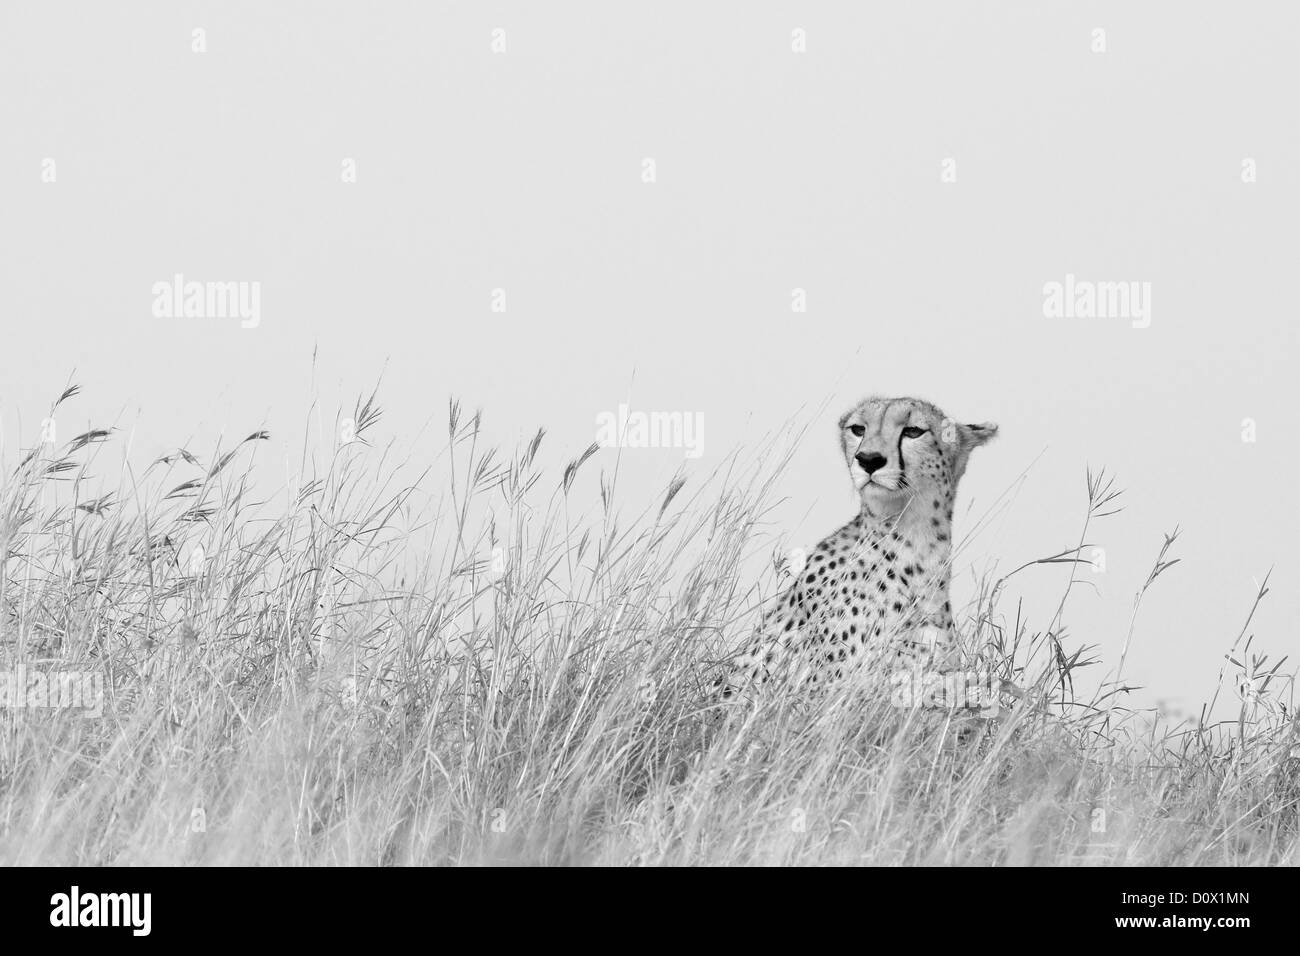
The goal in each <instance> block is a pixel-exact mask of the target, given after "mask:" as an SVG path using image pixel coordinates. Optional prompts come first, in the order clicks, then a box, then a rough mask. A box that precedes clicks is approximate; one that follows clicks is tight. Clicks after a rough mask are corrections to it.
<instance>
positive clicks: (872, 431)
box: [840, 397, 998, 517]
mask: <svg viewBox="0 0 1300 956" xmlns="http://www.w3.org/2000/svg"><path fill="white" fill-rule="evenodd" d="M997 432H998V426H997V425H994V424H992V423H991V422H985V423H984V424H982V425H965V424H961V423H959V422H957V421H954V420H953V419H951V418H949V417H948V416H947V415H945V414H944V413H943V412H942V411H940V410H939V409H938V408H936V407H935V406H933V405H931V404H930V403H929V402H926V401H922V400H921V399H919V398H879V397H872V398H867V399H864V400H863V401H861V402H859V403H858V404H857V405H855V406H854V407H853V408H851V409H850V410H849V411H848V412H846V413H845V414H844V416H843V417H841V418H840V446H841V449H842V450H843V452H844V461H845V463H846V464H847V465H848V468H849V475H850V477H851V478H852V479H853V487H854V488H855V489H857V492H858V494H859V496H860V497H861V498H862V505H863V508H864V509H865V510H866V511H867V512H868V513H869V514H871V515H874V516H877V517H884V516H892V515H898V514H901V513H902V512H903V510H904V509H905V508H907V507H908V504H909V502H911V501H912V500H913V499H914V498H916V499H920V500H921V501H923V502H924V503H925V504H926V505H927V506H928V505H929V503H930V502H931V501H938V502H941V510H942V511H943V512H944V513H945V514H948V513H951V506H952V499H953V496H954V494H955V493H956V490H957V482H958V480H959V479H960V478H961V476H962V473H963V472H965V470H966V461H967V459H968V458H969V457H970V453H971V450H972V449H974V448H976V447H978V446H979V445H982V444H984V443H985V442H986V441H988V440H989V439H990V438H992V437H993V436H994V435H996V434H997Z"/></svg>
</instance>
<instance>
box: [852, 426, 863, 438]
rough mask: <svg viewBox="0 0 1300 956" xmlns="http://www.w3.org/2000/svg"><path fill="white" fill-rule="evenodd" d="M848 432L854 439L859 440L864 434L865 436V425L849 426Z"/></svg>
mask: <svg viewBox="0 0 1300 956" xmlns="http://www.w3.org/2000/svg"><path fill="white" fill-rule="evenodd" d="M849 431H851V432H853V434H854V435H855V436H856V437H858V438H861V437H862V436H863V435H864V434H866V431H867V426H866V425H850V426H849Z"/></svg>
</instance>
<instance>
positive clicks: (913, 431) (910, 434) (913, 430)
mask: <svg viewBox="0 0 1300 956" xmlns="http://www.w3.org/2000/svg"><path fill="white" fill-rule="evenodd" d="M929 430H930V429H928V428H917V427H916V426H915V425H908V426H907V427H906V428H904V429H903V437H904V438H920V437H921V436H922V435H924V434H925V433H926V432H928V431H929Z"/></svg>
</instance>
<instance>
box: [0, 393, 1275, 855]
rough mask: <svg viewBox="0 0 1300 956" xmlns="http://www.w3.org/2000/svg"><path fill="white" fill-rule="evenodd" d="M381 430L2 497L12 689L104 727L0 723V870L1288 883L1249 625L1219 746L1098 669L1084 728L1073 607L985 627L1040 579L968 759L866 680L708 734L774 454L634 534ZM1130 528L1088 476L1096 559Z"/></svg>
mask: <svg viewBox="0 0 1300 956" xmlns="http://www.w3.org/2000/svg"><path fill="white" fill-rule="evenodd" d="M75 396H76V389H75V388H70V389H69V390H68V391H67V392H65V393H64V395H63V396H62V397H61V398H60V400H59V402H58V403H56V409H57V407H58V405H59V404H60V403H63V402H67V401H71V400H73V399H74V398H75ZM380 421H381V412H380V410H379V408H378V406H377V404H376V403H375V399H374V396H373V395H372V396H371V397H370V398H369V399H368V400H366V401H364V402H359V403H358V405H357V407H356V408H355V409H354V410H353V412H352V415H351V416H350V422H349V426H350V427H349V429H348V431H349V435H348V437H350V438H353V439H354V440H352V441H350V442H347V443H345V444H341V445H340V446H339V447H338V448H335V449H318V450H317V452H316V453H317V454H324V455H325V457H324V459H323V460H321V461H317V460H315V458H314V457H313V456H312V455H310V454H308V455H305V456H304V458H303V461H302V463H301V471H302V478H301V480H299V481H297V482H295V483H294V484H293V485H291V486H290V487H289V488H287V489H284V490H282V491H281V492H280V493H279V494H277V495H274V496H271V497H270V498H268V499H266V500H258V499H257V498H256V496H255V493H254V489H255V488H256V487H257V486H256V483H255V482H254V481H253V480H252V477H253V474H254V472H253V468H254V461H255V457H256V451H257V448H258V446H259V445H260V444H261V440H262V439H264V438H265V437H266V435H265V433H261V432H257V433H254V434H252V435H250V436H248V438H247V439H245V440H244V441H243V442H241V443H239V444H237V445H236V446H234V447H230V448H218V449H217V450H216V451H215V452H214V453H213V454H212V455H211V456H202V457H201V456H199V455H197V454H195V453H193V452H191V451H189V450H185V449H179V450H177V451H176V452H175V453H174V454H172V455H168V456H166V457H165V458H163V459H160V460H159V461H158V462H155V463H154V464H153V465H152V466H150V468H149V469H147V470H146V471H144V472H143V473H141V474H136V473H135V472H133V471H132V470H131V469H130V468H129V467H128V466H126V465H123V466H122V468H121V474H120V477H119V478H118V480H117V481H116V486H115V487H112V488H110V489H108V490H105V489H104V487H103V481H104V479H103V478H101V477H96V473H97V472H98V471H103V470H105V464H104V463H105V459H106V457H107V456H106V455H104V450H105V449H106V448H107V447H112V443H113V442H114V441H115V439H116V436H115V435H114V434H113V433H111V432H110V431H108V430H106V429H96V430H92V431H88V432H86V433H84V434H82V435H79V436H77V437H75V438H73V439H72V440H71V441H68V442H66V443H64V444H62V445H52V444H42V445H38V446H37V447H36V448H35V449H33V450H31V451H30V452H27V453H24V454H23V455H22V456H21V457H20V459H19V460H18V461H16V462H11V463H8V464H6V466H5V473H4V477H3V482H4V483H3V487H2V488H0V562H2V563H3V567H2V568H0V571H2V573H0V627H2V628H3V630H2V632H0V671H7V672H9V673H14V672H16V671H17V670H18V669H19V668H26V669H27V670H28V671H29V672H33V671H42V670H44V671H49V672H54V671H59V672H76V673H81V674H92V675H95V676H96V677H97V678H98V679H100V680H102V687H103V690H104V699H103V706H102V712H101V713H100V714H99V715H98V716H87V715H85V714H83V713H80V712H78V711H76V710H70V709H60V708H54V707H36V706H16V705H15V702H14V701H13V700H10V701H9V706H7V707H4V708H0V720H2V721H3V723H2V725H0V862H5V863H25V864H33V863H45V864H132V863H161V864H228V863H261V864H313V865H315V864H455V863H468V864H480V863H511V862H527V863H548V864H569V863H603V864H791V863H797V864H825V863H870V864H1066V865H1075V864H1084V865H1088V864H1090V865H1101V864H1125V863H1131V864H1137V863H1147V864H1171V865H1182V864H1186V865H1194V864H1282V863H1292V864H1294V863H1297V862H1300V852H1298V850H1297V846H1298V843H1297V832H1298V827H1300V823H1298V821H1297V801H1298V800H1300V784H1297V770H1298V769H1300V746H1297V745H1298V744H1300V738H1298V736H1297V724H1296V721H1295V718H1294V711H1293V709H1292V707H1291V703H1290V693H1291V687H1290V682H1289V679H1288V678H1287V677H1286V675H1284V674H1283V672H1282V671H1281V670H1280V668H1279V666H1278V665H1270V664H1269V663H1268V661H1267V659H1265V658H1261V657H1259V656H1258V655H1254V654H1252V653H1251V651H1250V639H1249V635H1248V630H1249V626H1248V622H1247V626H1246V627H1244V628H1243V631H1242V635H1241V636H1240V637H1239V638H1238V640H1237V642H1236V643H1235V644H1234V645H1233V646H1232V649H1231V651H1230V653H1229V655H1228V658H1226V659H1225V665H1224V667H1225V669H1224V671H1223V673H1222V674H1221V675H1220V684H1221V686H1222V687H1224V688H1227V691H1226V692H1225V696H1224V701H1225V702H1226V701H1228V700H1231V701H1233V705H1232V709H1233V713H1232V715H1231V716H1232V717H1233V718H1234V719H1231V720H1227V719H1226V718H1225V721H1224V722H1215V721H1213V720H1211V717H1210V715H1211V713H1212V711H1211V710H1207V711H1206V712H1205V715H1203V718H1202V719H1201V720H1198V721H1194V722H1185V723H1181V724H1173V725H1171V724H1169V723H1168V722H1167V721H1165V720H1164V719H1162V718H1161V717H1160V716H1159V715H1152V714H1146V713H1141V712H1135V711H1132V710H1130V709H1129V707H1128V705H1127V703H1126V701H1127V694H1126V688H1125V685H1124V684H1123V675H1122V663H1121V665H1120V666H1119V667H1117V668H1116V671H1115V673H1114V674H1113V675H1112V677H1111V678H1110V679H1109V680H1106V681H1103V682H1102V685H1101V686H1102V690H1101V691H1100V692H1098V693H1097V694H1095V695H1093V696H1091V697H1090V698H1087V699H1081V698H1080V697H1079V696H1078V695H1077V694H1076V690H1075V688H1074V674H1075V673H1076V672H1077V671H1078V669H1079V668H1081V667H1084V666H1087V665H1088V664H1090V663H1094V660H1093V657H1092V656H1091V655H1092V652H1091V651H1090V650H1089V649H1087V648H1071V647H1069V646H1067V645H1068V641H1067V640H1066V639H1065V638H1064V637H1063V636H1062V635H1063V626H1062V621H1063V620H1064V619H1065V617H1066V615H1067V614H1068V596H1069V593H1070V588H1069V587H1068V586H1067V588H1066V589H1065V593H1064V594H1063V595H1062V598H1061V601H1060V606H1059V610H1058V611H1057V613H1056V615H1055V616H1054V617H1053V618H1052V619H1051V620H1050V621H1048V622H1047V624H1046V626H1045V627H1043V628H1042V630H1034V629H1033V628H1031V627H1030V625H1029V624H1028V623H1027V622H1025V621H1023V620H1020V619H1019V617H1018V615H1017V613H1016V612H1015V611H1014V610H1011V611H1010V612H1004V610H1003V608H1002V606H1001V605H1002V603H1003V602H1004V601H1005V595H1006V594H1007V591H1008V584H1007V582H1008V580H1009V579H1010V578H1012V577H1014V576H1016V575H1022V574H1033V573H1034V571H1033V568H1032V566H1031V565H1026V566H1025V567H1024V568H1021V569H1017V571H1015V572H1012V574H1010V575H1006V576H1004V577H1003V578H1001V579H999V580H990V581H987V582H985V586H984V587H983V588H982V589H981V591H980V594H979V596H978V598H977V599H976V600H975V602H974V603H973V605H972V606H971V607H970V608H968V609H967V612H966V619H965V620H964V621H963V623H962V630H963V633H964V635H965V637H966V640H967V642H968V644H969V647H970V650H971V652H972V653H974V654H978V655H980V656H983V657H985V658H987V659H989V660H991V661H993V662H995V664H996V665H997V666H998V667H999V668H1001V669H1002V671H1003V673H1004V674H1005V676H1008V677H1011V678H1014V679H1015V680H1016V681H1018V682H1019V683H1020V684H1021V685H1022V686H1024V687H1026V688H1027V689H1028V691H1029V694H1028V696H1027V699H1026V700H1025V701H1023V702H1019V703H1017V705H1016V706H1015V707H1014V708H1012V709H1009V710H1007V711H1005V712H1004V713H1003V714H1002V715H1001V716H1000V717H998V718H997V719H995V720H991V721H982V722H979V723H978V724H977V726H976V728H975V729H976V733H975V734H974V735H973V740H972V739H971V735H970V734H969V733H967V734H965V735H958V734H955V733H954V732H953V731H954V729H955V725H956V724H958V723H960V722H961V721H962V720H963V719H964V718H962V717H961V716H960V715H955V714H947V713H940V712H934V711H902V710H899V709H896V708H893V707H891V706H890V704H889V701H888V698H887V697H885V696H882V695H881V694H879V693H876V692H874V691H873V688H872V687H871V686H869V685H867V684H861V685H858V684H854V685H850V684H846V685H844V686H842V687H840V688H838V689H837V690H836V691H835V692H834V693H833V694H831V695H830V696H829V697H827V698H825V699H823V700H819V701H817V702H815V703H814V702H810V701H807V700H805V699H800V698H798V697H792V696H789V695H781V694H779V693H771V694H766V695H764V696H763V697H761V698H760V699H756V700H738V701H728V702H720V701H719V700H718V699H717V696H716V695H715V694H714V693H713V691H712V684H713V680H714V678H715V677H716V676H717V675H718V674H719V672H720V669H721V668H723V667H725V660H726V657H727V655H728V653H729V652H730V651H731V649H732V648H734V647H735V646H736V645H737V644H738V643H739V642H740V641H741V640H742V639H743V638H744V637H746V636H747V635H748V634H749V632H750V630H751V629H752V627H753V626H754V623H755V621H756V619H757V614H758V612H759V609H760V604H761V601H762V600H763V598H765V597H768V596H771V595H772V594H773V593H774V592H775V591H776V590H777V588H779V586H780V584H781V579H780V573H779V571H775V570H770V571H768V572H766V573H764V574H762V575H759V576H758V577H757V579H756V580H751V578H752V577H753V575H752V573H751V571H750V570H749V569H751V568H752V567H753V566H754V563H755V558H756V556H758V557H761V556H763V555H766V554H768V553H771V552H772V551H774V550H779V547H778V539H779V536H778V535H777V534H776V530H775V529H773V528H772V527H771V525H770V523H769V521H768V513H769V510H770V508H771V507H772V505H773V504H774V495H775V489H776V488H777V487H778V481H777V479H778V476H779V475H780V472H781V468H782V466H783V464H784V462H785V453H784V452H783V450H782V448H781V447H780V446H778V445H776V444H772V445H769V446H766V447H763V448H759V449H756V450H755V451H754V452H753V453H752V455H751V456H749V457H747V458H741V457H740V456H736V457H733V458H731V459H728V461H727V462H725V463H724V464H723V466H722V467H720V468H719V469H718V470H717V471H716V472H715V473H714V474H712V475H710V476H699V477H697V476H692V477H691V479H690V481H688V482H685V483H683V481H682V480H681V479H677V480H674V481H673V482H672V483H671V484H670V485H669V487H667V488H665V489H664V492H663V494H662V495H661V496H660V497H659V498H657V499H656V500H654V501H652V502H648V503H646V504H645V505H644V507H643V508H642V509H641V510H639V511H636V512H634V513H631V514H627V513H625V512H624V511H623V510H621V509H620V507H619V505H618V504H617V502H616V499H617V472H618V467H619V462H618V460H617V456H616V454H614V453H613V452H610V451H607V450H597V449H595V448H590V449H587V450H586V451H585V452H583V453H581V454H579V455H577V456H576V457H575V459H574V460H573V461H572V463H571V464H569V466H568V467H567V468H565V469H563V470H561V471H559V472H558V473H555V474H549V473H546V472H545V471H544V470H543V468H542V467H541V465H540V464H539V460H540V459H539V448H540V447H541V445H542V443H543V442H544V436H543V435H542V434H541V433H538V434H537V436H536V437H535V438H534V439H532V440H531V441H529V442H526V443H524V444H523V445H522V446H521V447H519V448H517V449H513V450H511V451H509V452H502V451H500V450H498V449H492V448H484V447H483V446H482V442H481V428H480V422H479V419H478V417H477V416H470V415H467V414H465V413H464V411H463V410H462V409H461V408H460V407H459V406H457V405H455V404H452V405H451V406H450V408H449V414H448V420H447V433H446V443H445V449H444V453H443V454H442V456H441V457H440V459H439V461H440V468H442V469H444V470H443V472H442V473H441V474H425V475H417V476H414V477H413V478H412V479H411V480H405V479H404V478H403V467H402V466H401V465H398V464H394V463H393V462H392V461H390V452H389V451H388V450H386V449H385V448H383V447H382V446H379V445H377V444H375V442H377V441H378V439H376V438H375V437H374V436H375V435H376V434H377V433H378V431H379V423H380ZM1116 496H1117V492H1115V490H1114V488H1113V486H1112V485H1111V484H1110V483H1109V482H1108V481H1107V480H1106V479H1105V478H1104V476H1092V475H1090V476H1089V481H1088V506H1087V510H1086V512H1085V530H1084V534H1085V535H1086V533H1087V526H1088V525H1090V524H1091V523H1093V522H1095V521H1098V520H1102V519H1104V518H1105V517H1106V515H1107V514H1108V513H1110V512H1111V511H1113V508H1114V507H1115V500H1116ZM1174 538H1175V536H1170V538H1169V539H1168V540H1167V541H1166V542H1165V546H1164V548H1163V549H1162V550H1161V551H1160V553H1159V556H1158V558H1157V559H1156V562H1155V565H1154V568H1153V572H1152V574H1151V577H1150V580H1148V582H1147V586H1148V587H1149V586H1152V585H1153V584H1154V583H1155V582H1156V578H1157V576H1158V575H1159V574H1160V573H1161V572H1163V571H1164V570H1166V569H1167V568H1168V567H1169V566H1170V565H1171V564H1172V563H1173V560H1174V559H1172V558H1171V557H1170V553H1171V550H1172V548H1173V547H1174V544H1175V540H1174ZM1083 547H1085V544H1084V537H1083V536H1081V538H1080V541H1079V544H1078V545H1077V546H1076V547H1073V548H1070V549H1067V550H1065V551H1062V552H1059V553H1057V554H1054V555H1052V556H1050V557H1047V558H1044V559H1042V561H1041V562H1034V563H1035V564H1036V563H1048V564H1057V563H1062V562H1064V563H1073V562H1076V561H1077V560H1078V555H1079V554H1080V553H1081V549H1082V548H1083ZM1072 583H1073V577H1072V578H1071V584H1072ZM1143 590H1144V591H1145V588H1144V589H1143ZM1265 590H1266V588H1262V589H1261V593H1260V598H1262V597H1263V595H1264V592H1265ZM1139 606H1140V595H1139V597H1138V600H1137V601H1135V605H1134V621H1135V625H1134V626H1135V627H1136V626H1137V625H1136V622H1137V620H1138V617H1137V611H1138V608H1139ZM1250 613H1252V614H1253V610H1251V611H1250ZM1157 630H1158V628H1157ZM1126 646H1127V644H1126ZM1223 709H1224V707H1223V702H1220V704H1219V706H1218V707H1216V708H1214V710H1213V713H1217V712H1219V711H1221V710H1223ZM969 729H970V728H969V727H967V730H969ZM959 741H964V742H959Z"/></svg>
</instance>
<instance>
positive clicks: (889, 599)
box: [731, 398, 997, 687]
mask: <svg viewBox="0 0 1300 956" xmlns="http://www.w3.org/2000/svg"><path fill="white" fill-rule="evenodd" d="M839 424H840V444H841V449H842V451H843V454H844V458H845V462H846V464H847V465H848V468H849V474H850V476H851V477H852V479H853V483H854V487H855V488H856V489H857V491H858V494H859V498H860V501H861V510H860V512H859V514H858V516H857V517H856V518H854V519H853V520H852V521H850V522H849V523H848V524H846V525H844V527H842V528H840V529H839V530H838V531H836V532H835V533H834V534H832V535H830V537H828V538H826V539H825V540H823V541H822V542H821V543H820V544H818V545H817V547H816V549H815V550H814V551H813V552H812V554H811V555H809V557H808V560H807V562H806V564H805V565H804V567H803V568H802V570H801V571H800V572H799V575H798V577H797V578H796V580H795V581H794V583H793V584H792V585H791V587H790V588H789V590H788V591H786V592H785V593H784V594H782V595H781V597H780V599H779V601H778V603H777V604H776V606H775V607H774V608H773V609H772V610H771V611H770V612H769V613H768V614H767V615H766V616H765V617H764V620H763V623H762V625H761V626H760V627H759V629H758V632H757V633H756V635H755V637H754V639H753V640H752V641H751V642H750V644H749V645H748V647H747V648H746V650H745V652H744V653H743V654H742V655H741V657H740V658H739V660H738V661H737V663H736V670H735V672H734V673H733V677H732V679H731V685H732V687H735V686H736V685H738V684H745V683H763V682H766V681H768V680H770V679H772V678H774V677H776V676H777V675H778V674H780V675H782V676H784V677H785V678H787V679H793V680H795V681H796V682H797V683H800V684H810V685H818V684H824V683H826V682H828V681H830V680H833V679H837V678H841V677H843V676H844V675H845V674H846V673H848V672H849V671H850V670H852V669H854V668H861V667H868V668H872V669H879V668H880V667H881V666H882V665H889V666H891V668H892V669H893V670H895V671H898V670H901V669H902V668H907V669H909V670H911V671H912V672H913V673H917V672H920V671H924V670H929V669H939V668H942V667H943V666H944V665H945V664H947V663H949V662H950V661H951V657H952V652H953V650H954V645H955V641H954V635H953V621H952V609H951V607H950V605H949V600H948V577H949V567H950V561H951V556H952V514H953V502H954V499H955V496H956V492H957V482H958V481H959V480H960V478H961V476H962V474H963V472H964V471H965V470H966V462H967V459H968V457H969V455H970V452H971V450H972V449H974V448H976V447H977V446H979V445H982V444H984V443H985V442H986V441H988V440H989V439H990V438H992V437H993V436H994V435H995V434H996V433H997V426H996V425H993V424H989V423H986V424H981V425H967V424H959V423H956V422H954V421H953V420H952V419H950V418H948V417H947V416H946V415H944V413H943V412H942V411H940V410H939V409H938V408H936V407H935V406H933V405H931V404H930V403H928V402H925V401H921V400H920V399H915V398H869V399H866V400H864V401H862V402H861V403H859V404H858V405H857V406H855V407H854V408H852V409H851V410H850V411H849V412H848V413H846V414H845V415H844V416H843V417H842V418H841V419H840V423H839Z"/></svg>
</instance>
